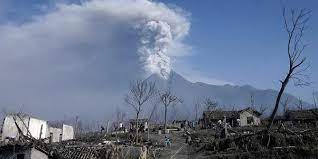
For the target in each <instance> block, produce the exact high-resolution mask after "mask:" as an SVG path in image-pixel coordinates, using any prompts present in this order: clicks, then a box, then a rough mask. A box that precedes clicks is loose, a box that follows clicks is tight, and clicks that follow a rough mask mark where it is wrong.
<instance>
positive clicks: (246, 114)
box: [240, 111, 261, 126]
mask: <svg viewBox="0 0 318 159" xmlns="http://www.w3.org/2000/svg"><path fill="white" fill-rule="evenodd" d="M247 117H253V120H254V123H253V125H259V124H260V123H261V120H260V118H258V117H256V116H255V115H253V114H252V113H250V112H248V111H243V112H241V113H240V126H248V125H249V124H247Z"/></svg>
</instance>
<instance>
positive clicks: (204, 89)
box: [146, 71, 310, 116]
mask: <svg viewBox="0 0 318 159" xmlns="http://www.w3.org/2000/svg"><path fill="white" fill-rule="evenodd" d="M146 80H148V81H152V82H156V85H157V87H158V88H159V89H167V88H170V89H171V90H172V91H173V92H174V93H175V94H176V95H177V96H179V97H181V98H182V99H183V101H184V102H183V104H182V108H180V110H182V111H184V112H183V113H182V114H184V113H185V114H184V115H186V116H189V115H191V114H192V112H193V110H194V103H195V101H196V100H200V99H201V100H202V99H204V98H206V97H210V98H212V99H214V100H215V101H217V102H218V103H219V104H220V105H221V106H225V108H226V109H231V108H234V109H241V108H245V107H249V106H251V103H252V102H251V96H253V101H254V102H253V103H254V106H255V108H256V109H258V108H259V107H260V106H263V107H264V106H266V107H268V109H267V113H269V112H270V111H271V110H272V108H273V106H274V104H275V100H276V96H277V94H278V91H276V90H272V89H267V90H261V89H257V88H254V87H252V86H250V85H243V86H233V85H229V84H226V85H211V84H206V83H202V82H195V83H192V82H190V81H188V80H187V79H185V78H184V77H182V76H181V75H179V74H178V73H176V72H174V71H172V72H171V74H170V76H169V78H168V79H163V78H161V77H160V76H159V75H157V74H153V75H151V76H150V77H148V78H147V79H146ZM287 97H288V101H289V106H295V104H296V103H298V99H297V98H296V97H295V96H293V95H291V94H288V93H286V94H284V95H283V97H282V101H283V100H285V99H286V98H287ZM303 104H304V105H305V106H309V105H310V104H309V103H306V102H304V103H303Z"/></svg>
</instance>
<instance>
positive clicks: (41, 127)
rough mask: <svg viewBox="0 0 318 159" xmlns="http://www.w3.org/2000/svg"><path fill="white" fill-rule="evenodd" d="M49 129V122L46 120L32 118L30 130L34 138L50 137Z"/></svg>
mask: <svg viewBox="0 0 318 159" xmlns="http://www.w3.org/2000/svg"><path fill="white" fill-rule="evenodd" d="M47 130H48V124H47V122H46V121H44V120H39V119H35V118H30V124H29V131H30V133H31V135H32V136H33V137H34V138H36V139H40V138H42V139H43V138H47V137H48V135H47ZM40 135H41V136H40Z"/></svg>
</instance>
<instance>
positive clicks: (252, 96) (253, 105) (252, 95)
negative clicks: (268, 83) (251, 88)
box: [250, 92, 255, 108]
mask: <svg viewBox="0 0 318 159" xmlns="http://www.w3.org/2000/svg"><path fill="white" fill-rule="evenodd" d="M250 95H251V96H250V98H251V108H254V107H255V104H254V103H255V101H254V93H253V92H251V94H250Z"/></svg>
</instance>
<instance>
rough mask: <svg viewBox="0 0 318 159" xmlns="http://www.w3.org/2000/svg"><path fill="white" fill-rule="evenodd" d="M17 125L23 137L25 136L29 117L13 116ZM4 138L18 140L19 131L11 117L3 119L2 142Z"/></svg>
mask: <svg viewBox="0 0 318 159" xmlns="http://www.w3.org/2000/svg"><path fill="white" fill-rule="evenodd" d="M15 119H16V122H17V125H18V126H19V128H20V129H21V131H22V133H23V134H24V135H26V134H27V127H28V124H29V119H30V118H29V117H21V118H19V117H17V116H15ZM6 137H10V138H16V139H18V137H19V131H18V128H17V127H16V125H15V122H14V116H13V115H8V116H6V117H5V119H4V123H3V126H2V137H1V140H2V141H4V139H5V138H6Z"/></svg>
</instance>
